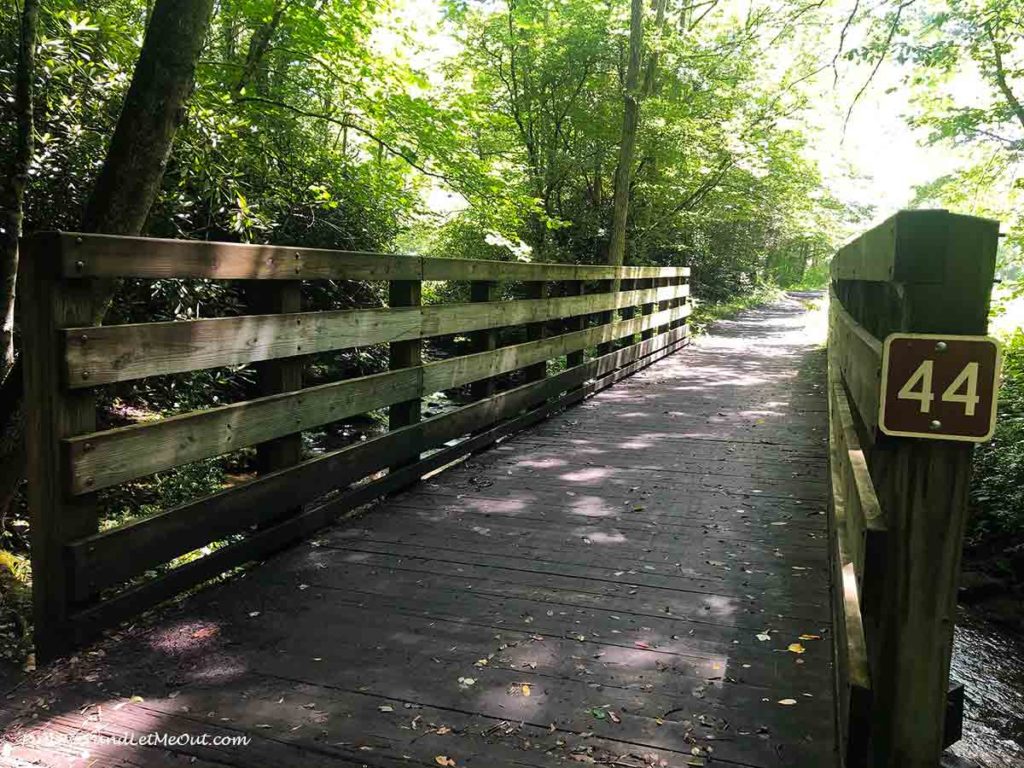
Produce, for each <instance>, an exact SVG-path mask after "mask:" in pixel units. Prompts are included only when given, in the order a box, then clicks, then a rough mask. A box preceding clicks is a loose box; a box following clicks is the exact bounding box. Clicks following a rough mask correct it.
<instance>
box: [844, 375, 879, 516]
mask: <svg viewBox="0 0 1024 768" xmlns="http://www.w3.org/2000/svg"><path fill="white" fill-rule="evenodd" d="M831 390H832V392H831V397H832V401H833V411H832V413H833V415H834V420H835V425H834V427H835V429H836V430H837V433H836V434H837V437H838V439H839V448H840V455H839V459H840V461H842V462H844V463H845V466H846V467H847V468H848V469H849V470H850V473H851V476H852V478H853V487H854V489H855V491H856V495H857V507H858V510H859V517H860V518H861V519H859V520H857V521H856V523H857V525H858V528H859V530H858V534H859V533H861V532H863V531H865V530H870V531H884V530H886V529H887V528H888V524H887V522H886V517H885V512H884V511H883V510H882V505H881V503H880V502H879V501H878V495H877V493H876V492H875V484H874V482H873V481H872V479H871V471H870V470H869V469H868V462H867V457H866V456H865V455H864V450H863V448H862V447H861V444H860V438H859V437H858V436H857V428H856V426H855V424H854V420H853V411H852V409H851V407H850V401H849V398H848V397H847V394H846V392H845V390H844V389H843V386H842V384H841V383H840V381H839V380H838V377H834V378H833V380H832V383H831Z"/></svg>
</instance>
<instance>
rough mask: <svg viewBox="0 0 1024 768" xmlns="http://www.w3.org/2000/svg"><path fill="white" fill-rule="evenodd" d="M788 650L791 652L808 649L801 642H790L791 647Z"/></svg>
mask: <svg viewBox="0 0 1024 768" xmlns="http://www.w3.org/2000/svg"><path fill="white" fill-rule="evenodd" d="M786 650H787V651H789V652H790V653H803V652H804V651H806V650H807V649H806V648H804V647H803V646H802V645H800V643H790V644H789V648H787V649H786Z"/></svg>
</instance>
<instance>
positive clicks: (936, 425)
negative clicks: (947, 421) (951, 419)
mask: <svg viewBox="0 0 1024 768" xmlns="http://www.w3.org/2000/svg"><path fill="white" fill-rule="evenodd" d="M928 426H929V428H931V429H942V422H941V421H939V420H938V419H933V420H932V423H931V424H929V425H928Z"/></svg>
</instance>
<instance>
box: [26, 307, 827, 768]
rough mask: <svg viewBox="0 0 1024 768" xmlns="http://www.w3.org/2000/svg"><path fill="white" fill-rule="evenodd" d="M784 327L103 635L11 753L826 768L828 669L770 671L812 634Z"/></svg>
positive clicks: (807, 453)
mask: <svg viewBox="0 0 1024 768" xmlns="http://www.w3.org/2000/svg"><path fill="white" fill-rule="evenodd" d="M801 317H802V310H801V308H800V307H799V306H796V305H795V304H793V303H787V304H782V305H779V306H778V307H774V308H771V309H767V310H761V311H758V312H753V313H750V314H748V315H747V316H744V317H743V318H740V319H738V320H736V321H732V322H727V323H723V324H721V326H720V327H719V329H718V330H717V331H716V332H715V333H714V334H712V335H711V336H709V337H707V338H703V339H701V340H700V341H699V342H698V343H697V344H696V345H695V346H694V347H693V348H690V349H687V350H684V351H682V352H680V353H677V354H674V355H672V356H670V357H667V358H665V359H664V360H662V361H661V362H659V363H657V364H655V365H654V366H652V367H651V368H649V369H647V370H646V371H645V372H643V373H640V374H638V375H636V376H634V377H633V378H631V379H629V380H627V381H624V382H622V383H620V384H618V385H616V386H615V387H613V388H611V389H609V390H606V391H604V392H603V393H601V394H599V395H598V396H596V397H595V398H593V399H591V400H588V401H586V402H585V404H583V405H581V406H579V407H576V408H574V409H572V410H569V411H566V412H564V413H562V414H561V415H557V416H555V417H554V418H552V419H550V420H549V421H547V422H545V423H542V424H541V425H540V426H538V427H535V428H533V429H531V430H529V431H526V432H524V433H521V434H519V435H518V436H516V437H514V438H511V439H509V440H506V441H505V442H503V443H501V444H499V445H498V446H497V447H496V448H495V449H493V450H490V451H488V452H486V453H482V454H480V455H477V456H474V457H472V458H470V459H468V460H467V461H465V462H463V463H462V464H460V465H458V466H456V467H454V468H451V469H449V470H447V471H445V472H443V473H441V474H438V475H436V476H433V477H431V478H430V479H429V480H427V481H425V482H422V483H420V484H419V485H418V486H415V487H413V488H412V489H410V490H409V491H407V492H404V493H401V494H397V495H394V496H392V497H390V498H388V499H386V500H384V501H382V502H380V503H379V504H378V505H377V506H376V507H375V508H373V509H371V510H369V512H368V513H367V514H364V515H362V516H359V517H356V518H354V519H350V520H347V521H342V522H340V523H339V524H337V525H335V526H333V527H331V528H328V529H326V530H323V531H320V532H319V533H317V534H315V535H314V538H313V539H312V540H310V541H306V542H303V543H301V544H299V545H297V546H296V547H294V548H293V549H291V550H289V551H287V552H284V553H282V554H280V555H278V556H276V557H274V558H273V559H271V560H270V561H269V562H267V563H265V564H264V565H263V566H261V567H258V568H254V569H252V570H250V571H248V572H247V573H246V574H245V575H244V577H243V578H237V579H233V580H229V581H227V582H225V583H224V584H221V585H219V586H218V587H215V588H211V589H209V590H206V591H205V592H202V593H200V594H198V595H196V596H194V597H193V598H190V599H189V600H187V601H185V602H184V603H183V605H182V606H180V607H178V608H176V609H173V610H171V611H169V612H167V613H166V615H162V616H160V617H158V618H157V619H155V620H154V623H153V624H152V625H151V626H150V627H148V628H147V627H146V626H145V625H139V627H138V628H137V629H135V630H131V631H126V632H125V633H124V636H123V637H122V638H121V641H120V643H121V644H120V645H119V646H118V651H117V658H118V662H119V663H118V664H117V665H116V666H114V665H111V664H110V661H111V658H110V656H111V655H112V654H111V653H110V651H109V650H107V651H106V653H108V656H106V657H104V656H98V655H97V656H94V655H89V654H88V653H86V654H83V655H82V657H81V658H80V659H79V660H78V661H76V663H75V664H74V665H69V666H67V667H66V668H64V669H63V671H62V672H61V674H62V675H64V676H65V678H66V679H67V680H68V681H69V685H68V686H67V688H66V691H65V693H63V694H62V696H61V698H59V699H53V700H51V701H50V702H49V703H48V705H47V708H38V707H37V708H36V709H35V710H33V711H34V712H35V714H36V715H37V717H36V719H35V720H34V721H33V722H32V723H30V725H29V727H31V728H36V729H41V728H50V729H55V730H58V731H61V732H72V731H74V730H75V729H86V728H92V729H107V730H110V729H114V728H130V729H134V730H136V731H147V732H148V731H155V732H160V731H163V732H169V733H183V732H196V733H202V732H209V733H217V734H236V735H237V734H244V735H247V736H249V737H251V739H252V740H253V741H252V743H251V744H250V745H249V746H248V747H230V748H225V749H224V750H221V751H219V752H217V751H209V750H207V751H201V750H193V751H192V752H188V751H184V752H182V755H180V756H179V757H180V758H181V759H180V761H179V759H178V757H173V758H169V759H170V760H171V762H167V763H166V765H167V766H177V765H178V763H179V762H182V764H188V763H187V761H188V760H189V759H190V758H191V757H192V756H195V757H196V758H197V760H198V761H200V762H199V765H202V766H204V768H205V766H206V765H210V766H212V765H218V764H223V762H227V763H228V764H234V763H230V761H231V760H234V761H236V762H237V761H238V760H246V759H249V758H252V764H253V765H260V766H271V765H273V766H277V765H282V766H283V765H290V764H294V765H303V766H305V765H313V766H317V767H318V768H319V767H320V766H331V765H339V766H357V765H366V766H373V768H397V767H398V766H400V765H407V764H408V765H420V766H426V765H432V764H437V763H436V761H435V758H436V757H437V756H442V755H443V756H450V757H451V759H453V760H454V761H455V763H456V765H457V766H460V767H461V766H465V768H472V766H477V768H505V766H516V765H522V766H531V768H559V767H560V766H564V765H566V764H572V763H571V762H570V761H573V755H579V754H589V753H587V752H586V750H587V749H592V750H597V751H598V752H599V753H600V754H608V755H612V756H622V755H626V756H627V757H628V756H629V755H630V754H632V753H634V752H635V753H640V754H653V755H655V756H656V759H657V760H658V761H660V760H665V762H666V764H667V765H670V766H676V765H694V764H696V763H694V762H693V760H695V759H696V757H695V756H696V753H695V752H694V750H695V749H696V750H697V751H698V752H699V753H700V755H701V756H702V757H701V758H700V759H701V760H705V761H706V760H707V758H708V757H709V756H710V757H712V758H713V760H712V761H711V762H706V763H705V764H706V765H714V764H718V763H721V764H723V765H735V766H745V767H748V766H753V767H759V766H764V767H765V768H768V767H769V766H772V767H774V766H779V765H787V766H801V768H802V767H804V766H814V767H815V768H818V767H819V766H820V767H824V766H829V765H832V764H833V756H834V752H833V741H834V733H833V727H832V718H831V707H832V685H833V683H832V669H831V647H830V643H829V642H828V640H827V639H826V640H803V641H801V642H802V643H803V647H804V652H803V653H801V654H796V653H794V652H792V651H791V650H789V648H790V646H791V644H793V643H795V642H797V641H798V639H799V638H800V637H801V636H805V637H817V638H828V633H829V628H830V610H829V603H828V576H827V573H828V566H827V552H826V548H825V544H824V531H825V518H824V516H823V515H822V514H820V512H821V511H822V510H823V509H824V492H825V484H824V468H823V457H824V453H823V446H822V440H821V439H822V437H823V435H824V434H825V433H824V429H823V425H824V414H823V403H822V400H821V392H820V390H819V389H817V388H816V387H815V386H814V383H813V382H812V381H811V380H809V379H808V378H807V377H806V376H804V375H803V374H801V375H800V376H795V375H792V374H793V372H794V370H795V369H796V368H798V367H800V366H801V365H803V364H805V362H806V361H807V360H809V359H810V360H811V362H810V363H807V364H813V359H812V358H808V356H809V355H811V354H812V350H813V349H814V343H813V340H811V339H809V338H808V337H807V336H806V335H803V331H802V325H801V323H802V320H801ZM570 424H571V429H570V428H569V426H570ZM103 647H107V648H108V649H109V648H112V647H113V646H112V645H109V644H108V646H101V649H102V648H103ZM100 683H102V685H100ZM115 691H116V692H117V693H116V694H115V693H114V692H115ZM33 695H35V694H34V693H33ZM790 699H793V700H796V701H797V702H798V703H797V704H796V705H793V706H782V705H780V704H779V703H778V702H779V701H780V700H790ZM26 706H28V707H30V708H31V703H27V704H26ZM100 710H101V711H102V713H103V714H102V717H97V716H96V715H95V713H96V712H97V711H100ZM89 713H93V714H92V715H90V714H89ZM90 718H91V719H90ZM105 749H107V751H106V752H103V753H102V754H101V755H100V757H101V758H102V760H108V758H110V760H112V759H113V758H114V757H116V758H117V759H122V758H123V759H126V760H134V761H135V762H134V763H131V762H127V763H124V764H126V765H147V767H148V765H149V763H147V762H146V760H147V759H148V755H149V753H146V754H140V753H138V752H133V751H132V749H131V748H129V747H120V748H115V747H108V748H105ZM119 750H120V751H119ZM598 752H595V754H596V753H598ZM253 756H255V757H253ZM36 757H38V754H37V753H30V752H26V753H25V758H26V759H29V758H36ZM615 759H618V757H616V758H615ZM219 760H221V761H222V762H218V761H219ZM202 761H206V762H205V763H204V762H202ZM99 764H106V763H103V762H102V761H101V762H100V763H99ZM607 764H609V765H617V764H622V765H629V766H632V765H633V762H628V761H627V762H624V763H614V762H610V763H607ZM154 765H159V768H163V767H164V765H165V763H159V764H157V763H154Z"/></svg>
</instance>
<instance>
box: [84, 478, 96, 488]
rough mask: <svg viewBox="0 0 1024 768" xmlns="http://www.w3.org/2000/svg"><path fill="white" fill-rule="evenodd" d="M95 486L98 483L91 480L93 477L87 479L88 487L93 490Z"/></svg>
mask: <svg viewBox="0 0 1024 768" xmlns="http://www.w3.org/2000/svg"><path fill="white" fill-rule="evenodd" d="M95 484H96V481H95V480H94V479H93V478H91V477H87V478H85V485H86V487H89V488H91V487H92V486H93V485H95Z"/></svg>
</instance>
